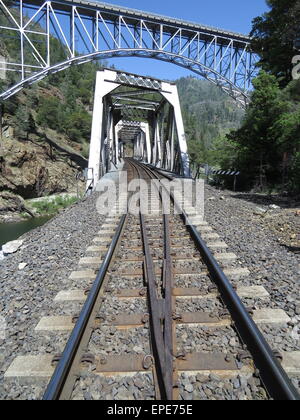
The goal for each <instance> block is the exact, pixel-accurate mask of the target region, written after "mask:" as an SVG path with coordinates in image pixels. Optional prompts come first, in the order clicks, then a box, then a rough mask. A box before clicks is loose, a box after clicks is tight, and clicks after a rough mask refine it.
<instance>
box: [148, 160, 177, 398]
mask: <svg viewBox="0 0 300 420" xmlns="http://www.w3.org/2000/svg"><path fill="white" fill-rule="evenodd" d="M144 171H145V172H147V173H148V175H149V177H150V179H156V180H158V181H159V177H158V175H157V174H156V172H155V171H152V170H151V169H150V170H149V168H146V169H145V168H144ZM156 188H157V190H158V194H159V196H160V197H161V202H162V209H163V226H164V261H163V285H162V287H163V293H164V300H163V310H164V313H163V317H164V324H163V336H164V352H165V384H166V388H167V396H168V399H169V400H173V389H174V387H173V357H174V354H173V353H174V351H173V318H172V316H173V305H172V290H173V286H174V285H173V275H172V258H171V241H170V219H169V215H168V214H167V209H166V208H165V202H164V199H163V192H161V191H160V189H159V187H157V185H156Z"/></svg>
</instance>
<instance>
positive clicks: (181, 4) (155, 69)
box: [107, 0, 268, 80]
mask: <svg viewBox="0 0 300 420" xmlns="http://www.w3.org/2000/svg"><path fill="white" fill-rule="evenodd" d="M107 3H110V4H116V5H119V6H125V7H129V8H134V9H139V10H144V11H148V12H154V13H159V14H163V15H166V16H171V17H176V18H180V19H184V20H190V21H193V22H197V23H202V24H204V25H208V26H214V27H218V28H220V29H227V30H231V31H234V32H241V33H245V34H248V33H249V32H250V30H251V27H252V25H251V22H252V19H254V18H255V17H256V16H260V15H262V14H263V13H265V12H267V11H268V6H267V5H266V1H265V0H251V1H247V0H242V1H241V0H211V1H208V0H182V1H176V0H152V1H142V0H116V1H114V0H110V1H107ZM109 64H114V65H115V66H116V67H117V68H120V69H122V70H126V71H128V72H133V73H138V74H144V75H149V76H153V77H157V78H160V79H168V80H175V79H178V78H179V77H182V76H187V75H189V74H191V73H190V72H189V71H187V70H184V69H181V68H180V67H178V66H175V65H172V64H168V63H163V62H160V61H158V60H150V59H146V58H144V59H142V58H114V59H111V60H109Z"/></svg>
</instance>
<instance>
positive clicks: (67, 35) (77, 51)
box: [0, 0, 258, 106]
mask: <svg viewBox="0 0 300 420" xmlns="http://www.w3.org/2000/svg"><path fill="white" fill-rule="evenodd" d="M11 4H12V5H11ZM16 11H19V14H17V13H16ZM0 12H2V13H3V16H5V19H6V20H5V23H3V24H2V23H1V25H0V34H1V35H3V36H11V34H14V36H16V37H18V38H19V39H20V43H19V44H20V48H19V51H14V52H10V53H9V56H8V57H5V60H2V62H1V63H0V70H1V69H2V68H4V67H5V69H6V72H7V71H14V72H16V73H17V74H19V77H20V81H19V82H17V83H15V84H14V85H13V86H11V87H10V88H8V89H6V90H5V92H2V93H1V94H0V99H1V98H2V99H5V98H7V97H9V96H11V95H13V94H14V93H16V92H17V91H19V90H20V89H22V87H24V86H26V85H28V84H31V83H34V82H36V81H38V80H41V79H42V78H44V77H45V76H47V75H48V74H51V73H53V72H56V71H61V70H63V69H65V68H67V67H68V66H70V65H71V64H82V63H83V62H87V61H90V60H94V59H99V58H103V59H105V58H111V57H115V56H118V57H128V56H137V57H147V58H155V59H158V60H163V61H167V62H170V63H173V64H176V65H179V66H182V67H185V68H188V69H190V70H191V71H193V72H195V73H197V74H199V75H201V76H202V77H204V78H206V79H208V80H210V81H211V82H213V83H215V84H216V85H218V86H220V87H221V88H222V89H223V90H224V91H226V92H227V93H228V94H229V95H231V96H232V97H233V98H235V99H236V100H237V101H238V102H239V103H240V104H242V105H243V106H244V105H245V104H246V103H247V102H248V101H249V91H250V89H251V80H252V78H253V77H254V76H255V75H256V72H257V70H256V66H255V63H256V62H257V61H258V57H257V56H256V55H254V54H253V53H252V51H251V48H250V38H249V37H248V36H245V35H242V34H238V33H234V32H228V31H222V30H219V29H216V28H210V27H207V26H203V25H199V24H195V23H191V22H185V21H181V20H178V19H172V18H167V17H164V16H159V15H155V14H152V13H146V12H140V11H136V10H131V9H126V8H122V7H118V6H112V5H109V4H104V3H97V2H87V1H78V0H77V1H65V0H53V1H51V0H48V1H43V0H19V1H14V2H12V3H10V2H7V1H5V0H0ZM54 37H55V38H56V39H58V40H59V41H60V44H61V46H62V51H63V53H64V57H61V59H60V62H55V54H54V51H53V48H52V40H53V39H54ZM119 77H120V78H121V79H122V80H127V82H128V85H129V86H132V85H133V84H134V83H135V84H137V85H138V84H139V83H140V82H142V84H141V87H143V83H144V82H145V80H141V81H139V79H138V78H137V77H135V75H133V77H131V78H130V77H128V75H127V74H126V73H124V74H122V75H119ZM121 79H120V80H121ZM147 83H148V84H147ZM147 83H146V85H145V86H144V88H146V89H149V88H151V84H152V83H154V82H153V80H152V79H151V78H149V79H148V81H147ZM155 83H158V84H159V83H160V82H159V81H156V82H155Z"/></svg>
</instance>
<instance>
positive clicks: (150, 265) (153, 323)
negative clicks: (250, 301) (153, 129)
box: [129, 160, 173, 400]
mask: <svg viewBox="0 0 300 420" xmlns="http://www.w3.org/2000/svg"><path fill="white" fill-rule="evenodd" d="M129 163H130V165H131V166H132V167H133V168H134V169H135V171H136V172H137V174H138V176H139V178H140V179H142V176H141V168H140V167H138V166H137V165H135V164H134V163H133V162H132V161H130V160H129ZM143 171H144V172H147V171H146V170H145V169H144V168H143ZM139 216H140V226H141V235H142V242H143V248H144V275H145V280H146V283H147V290H148V304H149V315H150V319H149V322H150V335H151V345H152V351H153V356H154V360H155V370H156V377H157V382H158V388H159V389H158V390H157V394H158V395H159V397H160V399H162V400H171V399H172V390H173V381H172V382H171V384H170V381H169V373H168V367H169V366H168V365H167V364H166V357H165V337H164V334H163V329H162V325H163V324H162V321H163V318H164V314H163V313H162V309H163V308H162V305H161V300H160V299H159V298H158V293H157V284H156V274H155V269H154V262H153V258H152V255H151V250H150V246H149V240H148V235H147V229H146V222H145V217H144V215H143V214H142V212H141V211H140V214H139Z"/></svg>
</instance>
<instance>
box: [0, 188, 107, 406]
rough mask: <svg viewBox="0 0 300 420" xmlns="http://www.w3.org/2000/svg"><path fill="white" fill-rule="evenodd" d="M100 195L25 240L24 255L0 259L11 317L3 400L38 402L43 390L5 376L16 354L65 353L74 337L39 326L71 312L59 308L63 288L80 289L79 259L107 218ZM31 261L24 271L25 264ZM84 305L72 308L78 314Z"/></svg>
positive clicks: (1, 291)
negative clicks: (75, 275)
mask: <svg viewBox="0 0 300 420" xmlns="http://www.w3.org/2000/svg"><path fill="white" fill-rule="evenodd" d="M98 197H99V195H98V194H94V195H93V196H91V197H89V198H87V199H86V200H85V201H82V202H80V203H78V204H75V205H73V206H72V207H70V208H68V209H67V210H65V211H63V212H62V213H60V214H59V215H57V216H56V217H54V218H53V219H52V220H51V221H49V222H48V223H46V224H45V225H44V226H42V227H40V228H37V229H35V230H33V231H31V232H29V233H27V234H25V235H23V236H22V238H21V239H23V245H22V247H21V248H20V250H19V251H17V252H16V253H15V254H12V255H11V256H8V257H6V258H5V259H4V260H2V261H0V273H1V274H0V279H1V280H0V296H1V297H0V315H1V317H3V318H4V319H5V322H6V326H7V327H6V331H5V335H6V337H5V339H4V340H1V339H0V349H1V350H0V356H1V357H0V362H1V363H0V399H32V398H40V397H41V396H42V394H41V393H42V390H43V387H39V386H35V387H30V386H21V385H20V384H19V381H18V380H16V382H14V380H9V381H7V380H5V381H4V380H3V375H4V373H5V371H6V370H7V368H8V367H9V366H10V364H11V363H12V361H13V360H14V358H15V357H16V356H22V355H24V356H25V355H28V354H41V353H51V354H56V353H59V352H61V351H62V350H63V347H64V345H65V343H66V340H67V338H68V334H42V335H40V334H38V333H36V332H35V331H34V328H35V327H36V325H37V324H38V322H39V321H40V319H41V318H42V317H43V316H53V315H61V314H63V313H65V309H66V308H64V304H63V303H62V304H61V305H58V304H54V303H53V299H54V297H55V296H56V295H57V293H58V292H60V291H61V290H66V289H70V288H72V287H73V288H74V287H75V288H76V287H77V284H75V285H74V281H72V280H70V279H69V276H70V274H71V272H72V271H73V270H75V269H76V268H77V265H78V261H79V259H80V258H81V257H83V256H84V255H85V252H86V248H87V247H88V246H90V245H92V240H93V238H94V237H95V235H96V232H97V231H98V230H99V228H100V227H101V224H102V223H103V222H104V217H103V216H101V215H99V214H98V213H97V211H96V201H97V199H98ZM21 263H26V264H27V265H26V267H25V268H24V269H23V270H19V264H21ZM75 308H77V311H80V309H81V304H80V303H78V304H77V305H75V304H72V312H73V311H74V310H75Z"/></svg>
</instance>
